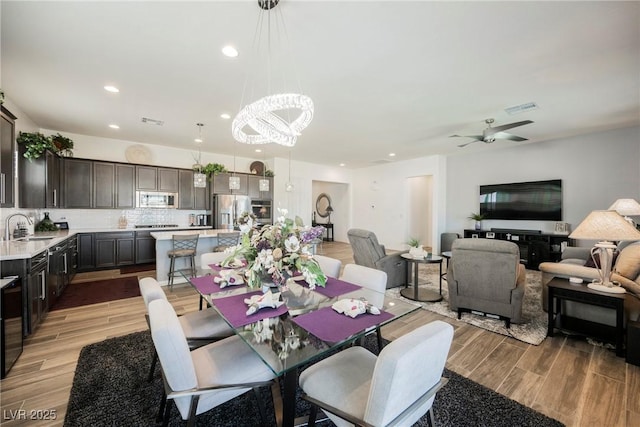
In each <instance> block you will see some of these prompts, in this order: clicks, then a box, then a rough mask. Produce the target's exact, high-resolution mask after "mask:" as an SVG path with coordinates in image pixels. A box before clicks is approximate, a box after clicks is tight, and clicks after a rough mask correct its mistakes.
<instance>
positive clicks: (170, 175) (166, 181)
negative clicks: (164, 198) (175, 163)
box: [158, 168, 193, 193]
mask: <svg viewBox="0 0 640 427" xmlns="http://www.w3.org/2000/svg"><path fill="white" fill-rule="evenodd" d="M192 180H193V179H192ZM178 186H179V183H178V169H169V168H158V191H167V192H169V193H177V192H178Z"/></svg>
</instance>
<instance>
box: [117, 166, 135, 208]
mask: <svg viewBox="0 0 640 427" xmlns="http://www.w3.org/2000/svg"><path fill="white" fill-rule="evenodd" d="M115 169H116V195H115V198H116V205H115V207H116V209H133V208H135V207H136V187H135V174H136V167H135V166H133V165H123V164H116V165H115Z"/></svg>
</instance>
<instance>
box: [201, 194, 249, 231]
mask: <svg viewBox="0 0 640 427" xmlns="http://www.w3.org/2000/svg"><path fill="white" fill-rule="evenodd" d="M211 200H212V202H211V203H212V206H211V210H212V217H213V218H215V222H214V223H213V228H216V229H228V230H231V229H233V228H234V226H235V225H237V219H238V217H239V216H240V215H242V214H243V213H244V212H251V199H250V198H249V196H236V195H233V194H216V195H214V196H213V197H212V198H211Z"/></svg>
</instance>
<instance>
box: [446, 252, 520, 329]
mask: <svg viewBox="0 0 640 427" xmlns="http://www.w3.org/2000/svg"><path fill="white" fill-rule="evenodd" d="M451 252H452V254H451V261H450V262H449V269H448V271H447V283H448V285H449V308H450V309H451V310H454V311H456V310H457V311H458V319H459V318H460V316H461V315H462V313H463V312H470V311H472V310H473V311H479V312H482V313H485V314H493V315H497V316H499V317H500V319H502V320H504V321H505V323H506V327H507V328H508V327H509V326H510V325H511V322H513V323H520V322H521V321H522V299H523V297H524V288H525V284H526V273H525V268H524V266H523V265H522V264H520V249H519V248H518V245H516V244H515V243H513V242H506V241H501V240H493V239H457V240H456V241H454V242H453V245H452V248H451Z"/></svg>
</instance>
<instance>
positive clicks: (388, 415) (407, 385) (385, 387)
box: [299, 320, 453, 427]
mask: <svg viewBox="0 0 640 427" xmlns="http://www.w3.org/2000/svg"><path fill="white" fill-rule="evenodd" d="M452 339H453V327H452V326H451V325H450V324H448V323H445V322H442V321H439V320H438V321H435V322H432V323H429V324H426V325H424V326H421V327H419V328H417V329H415V330H413V331H411V332H409V333H407V334H406V335H403V336H401V337H400V338H398V339H396V340H395V341H393V342H391V343H390V344H389V345H387V346H386V347H385V348H384V349H383V350H382V351H381V352H380V355H379V356H377V357H376V356H375V355H374V354H373V353H371V352H370V351H368V350H367V349H365V348H363V347H360V346H355V347H349V348H347V349H346V350H343V351H341V352H340V353H337V354H335V355H333V356H330V357H328V358H326V359H324V360H322V361H320V362H318V363H316V364H315V365H312V366H311V367H309V368H307V369H305V370H304V371H303V372H302V373H301V374H300V379H299V383H300V387H301V388H302V390H303V392H304V393H303V396H302V398H303V399H305V400H307V401H309V402H310V403H311V404H312V407H311V414H310V415H309V424H308V425H309V426H314V425H315V417H316V413H317V409H318V407H320V408H322V409H323V411H324V412H325V413H327V415H328V416H329V418H330V419H331V421H333V422H334V423H335V424H336V425H337V426H340V427H341V426H351V425H354V424H355V425H367V426H369V425H370V426H409V425H413V423H415V422H416V421H417V420H419V419H420V418H421V417H422V416H423V415H424V414H426V413H428V415H429V421H430V423H431V425H434V420H433V412H432V411H431V407H432V405H433V400H434V398H435V395H436V392H437V391H438V390H439V389H440V388H441V387H442V386H443V385H444V384H446V382H447V379H446V378H442V372H443V370H444V365H445V362H446V360H447V355H448V353H449V348H450V347H451V341H452Z"/></svg>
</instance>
